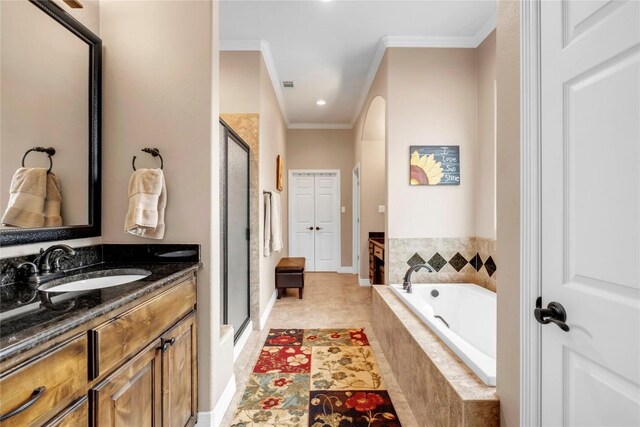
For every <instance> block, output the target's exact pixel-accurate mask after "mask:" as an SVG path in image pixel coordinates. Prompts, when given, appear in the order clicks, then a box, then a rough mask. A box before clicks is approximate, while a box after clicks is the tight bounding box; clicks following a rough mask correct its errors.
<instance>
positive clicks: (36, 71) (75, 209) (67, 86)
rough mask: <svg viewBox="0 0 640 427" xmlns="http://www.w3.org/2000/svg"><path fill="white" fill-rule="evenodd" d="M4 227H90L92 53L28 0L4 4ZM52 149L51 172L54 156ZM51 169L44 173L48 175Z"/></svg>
mask: <svg viewBox="0 0 640 427" xmlns="http://www.w3.org/2000/svg"><path fill="white" fill-rule="evenodd" d="M0 20H1V22H0V55H1V58H0V88H1V93H0V154H1V155H0V179H1V181H0V213H2V215H3V217H2V227H3V229H7V228H16V227H18V228H36V227H61V226H78V225H86V224H90V222H91V221H90V218H89V185H90V183H89V154H90V153H89V146H90V144H89V135H90V122H89V93H90V92H89V90H90V88H89V83H90V78H89V77H90V76H89V72H90V68H89V64H90V61H89V59H90V47H89V45H88V44H87V43H86V42H85V41H83V40H82V39H81V38H79V37H78V36H76V35H75V34H73V33H72V32H71V31H69V30H68V29H67V28H65V27H64V26H63V25H62V24H61V23H60V22H58V21H56V20H54V19H53V18H52V17H51V16H49V15H48V14H47V13H45V12H44V11H43V10H41V9H40V8H39V7H36V6H35V5H34V4H32V3H31V2H29V1H26V0H25V1H0ZM34 147H45V148H48V147H53V148H54V149H55V154H54V155H53V156H51V162H52V168H51V172H50V173H47V170H48V169H49V166H50V164H49V157H48V155H47V153H44V152H37V151H32V152H30V153H29V154H28V155H27V156H26V158H25V159H24V167H25V168H22V158H23V156H24V154H25V153H26V152H27V151H28V150H29V149H31V148H34ZM43 168H44V169H43Z"/></svg>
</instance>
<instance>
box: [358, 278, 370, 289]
mask: <svg viewBox="0 0 640 427" xmlns="http://www.w3.org/2000/svg"><path fill="white" fill-rule="evenodd" d="M358 284H359V285H360V286H365V287H369V286H371V282H370V281H369V279H368V278H367V279H363V278H362V277H358Z"/></svg>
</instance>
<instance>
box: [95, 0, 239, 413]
mask: <svg viewBox="0 0 640 427" xmlns="http://www.w3.org/2000/svg"><path fill="white" fill-rule="evenodd" d="M100 27H101V31H102V37H103V40H104V77H103V88H104V100H103V117H104V127H103V141H104V142H103V179H104V185H103V206H104V212H103V239H104V241H105V242H109V243H123V242H128V243H179V242H185V243H186V242H191V243H199V244H201V246H202V262H203V268H202V269H201V270H200V272H199V274H198V322H199V325H198V347H199V352H198V376H199V404H200V408H199V409H200V411H211V410H213V408H214V405H215V403H216V402H217V400H218V398H219V397H220V395H221V393H222V390H223V388H224V387H225V385H226V384H227V382H228V380H229V379H230V378H231V377H232V374H233V365H232V363H233V362H232V361H233V355H232V351H231V349H230V348H229V347H228V346H227V347H224V348H220V336H219V326H220V310H219V307H220V282H219V268H220V266H219V260H220V253H219V247H218V244H217V242H218V236H219V210H218V209H217V200H218V194H219V190H218V188H219V187H218V181H219V177H218V173H217V172H218V162H219V158H218V156H219V153H218V149H217V148H215V149H213V148H212V147H217V145H218V131H217V129H218V121H217V117H218V93H219V91H218V54H217V46H218V3H217V2H208V1H179V2H167V1H132V2H122V1H115V0H114V1H109V0H108V1H104V2H102V3H101V25H100ZM212 52H213V53H212ZM185 64H188V67H187V68H185ZM187 70H188V72H187ZM212 130H213V131H212ZM146 146H153V147H157V148H159V149H160V151H161V153H162V155H163V157H164V160H165V165H164V172H165V177H166V181H167V192H168V204H167V210H166V223H167V231H166V235H165V238H164V240H163V241H162V242H155V241H151V240H145V239H141V238H138V237H135V236H131V235H128V234H126V233H125V232H124V231H123V221H124V216H125V213H126V210H127V184H128V181H129V177H130V176H131V172H132V170H131V157H132V156H133V155H138V156H139V157H138V160H139V163H138V165H139V166H140V167H144V166H157V163H156V161H155V160H156V159H152V158H151V156H145V155H144V154H142V153H140V149H141V148H143V147H146Z"/></svg>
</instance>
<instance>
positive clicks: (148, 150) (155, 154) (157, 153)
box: [131, 148, 164, 170]
mask: <svg viewBox="0 0 640 427" xmlns="http://www.w3.org/2000/svg"><path fill="white" fill-rule="evenodd" d="M140 151H144V152H145V153H149V154H151V155H152V156H153V157H160V169H164V160H163V159H162V155H161V154H160V150H158V149H157V148H143V149H142V150H140ZM131 166H133V170H136V156H133V160H131Z"/></svg>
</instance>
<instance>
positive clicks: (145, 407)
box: [90, 340, 162, 427]
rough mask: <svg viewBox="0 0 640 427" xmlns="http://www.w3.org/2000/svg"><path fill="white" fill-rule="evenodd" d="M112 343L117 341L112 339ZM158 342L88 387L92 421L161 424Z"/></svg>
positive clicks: (103, 426)
mask: <svg viewBox="0 0 640 427" xmlns="http://www.w3.org/2000/svg"><path fill="white" fill-rule="evenodd" d="M113 345H119V344H118V343H117V342H114V343H113ZM159 346H160V344H159V340H158V341H157V342H154V343H153V344H152V345H150V346H149V347H147V348H145V349H144V350H143V351H142V352H140V353H139V354H138V355H137V356H135V357H134V358H133V359H131V360H130V361H129V362H127V363H125V364H124V365H123V366H122V367H120V368H119V369H117V370H116V371H115V372H114V373H113V374H111V375H110V376H109V377H108V378H107V379H105V380H104V381H103V382H102V383H100V384H99V385H97V386H96V387H95V388H93V389H92V390H91V392H90V396H91V405H92V406H91V412H92V414H91V415H92V417H93V421H94V422H93V423H92V425H95V426H98V427H132V426H136V427H159V426H161V425H162V412H161V409H162V406H161V405H162V403H161V386H162V385H161V381H162V378H161V376H162V366H161V361H162V353H161V351H160V350H159V349H158V347H159Z"/></svg>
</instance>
